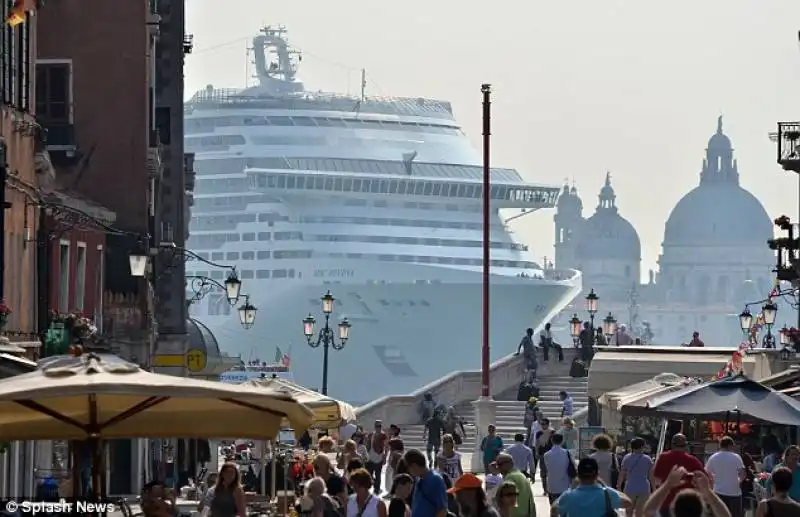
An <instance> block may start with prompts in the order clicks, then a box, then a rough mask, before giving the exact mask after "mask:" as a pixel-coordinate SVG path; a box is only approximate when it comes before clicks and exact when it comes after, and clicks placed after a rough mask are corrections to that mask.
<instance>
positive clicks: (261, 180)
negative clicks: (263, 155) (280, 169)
mask: <svg viewBox="0 0 800 517" xmlns="http://www.w3.org/2000/svg"><path fill="white" fill-rule="evenodd" d="M257 181H258V186H259V187H262V188H263V187H266V186H267V176H266V174H259V175H258V180H257Z"/></svg>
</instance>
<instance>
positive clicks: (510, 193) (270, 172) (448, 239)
mask: <svg viewBox="0 0 800 517" xmlns="http://www.w3.org/2000/svg"><path fill="white" fill-rule="evenodd" d="M253 47H254V49H255V60H254V61H255V68H256V75H257V78H258V81H259V83H258V85H256V86H253V87H249V88H245V89H239V90H233V89H218V88H214V87H213V86H209V87H207V88H206V89H204V90H202V91H200V92H198V93H197V94H195V95H194V96H193V97H192V98H191V100H190V101H188V102H187V103H186V107H185V122H184V127H185V132H186V135H185V145H186V149H187V151H189V152H194V153H196V155H195V171H196V174H197V181H196V185H195V191H194V192H195V203H194V206H193V207H192V217H191V225H190V231H191V237H190V239H189V242H188V245H189V246H190V247H191V249H192V250H193V251H195V252H197V253H199V254H200V255H201V256H203V257H207V258H208V259H209V260H212V261H221V262H225V263H228V264H233V265H235V266H236V267H237V269H238V270H239V273H240V275H241V278H242V281H243V282H244V290H245V291H247V292H248V294H250V296H251V301H252V302H253V303H254V305H256V306H257V307H258V308H259V311H258V317H257V319H256V325H255V327H254V328H253V329H251V330H249V331H245V330H243V329H241V327H239V325H238V321H236V318H235V317H233V316H230V306H229V305H228V304H227V302H226V301H225V298H224V296H223V295H222V294H220V295H219V296H213V295H212V296H209V297H208V298H207V299H206V300H204V301H203V302H202V303H200V304H198V305H196V307H195V308H194V310H195V317H197V318H199V319H200V320H202V321H203V322H204V323H205V324H207V325H208V326H209V327H210V328H211V329H212V330H213V331H214V332H215V335H216V337H217V339H218V341H219V342H220V344H221V346H222V347H223V348H225V350H226V351H227V352H229V353H237V352H242V351H245V350H248V349H250V348H252V347H253V346H263V347H264V348H269V347H272V346H274V344H275V343H284V344H293V345H296V346H293V351H294V357H292V358H291V359H292V370H293V374H294V376H295V380H296V381H297V382H299V383H301V384H304V385H306V386H309V387H312V388H313V387H318V385H319V382H320V377H321V359H322V357H321V351H319V350H313V349H311V348H310V347H308V346H307V345H306V344H305V338H304V337H303V335H302V324H301V320H302V318H303V317H305V316H306V315H307V314H308V313H309V312H311V313H314V314H315V315H317V316H319V315H318V311H319V307H320V301H319V298H320V296H321V295H322V294H324V293H325V291H327V290H328V289H330V290H331V292H332V293H333V294H334V295H335V296H336V298H337V302H336V314H335V316H336V317H342V316H346V317H347V318H348V319H349V320H350V321H351V323H352V324H353V329H352V332H351V339H350V341H349V342H348V344H347V347H346V348H345V349H344V350H342V351H339V352H335V353H332V354H331V375H330V387H329V391H330V394H331V395H332V396H334V397H338V398H342V399H345V400H348V401H352V402H354V403H359V402H363V401H366V400H371V399H374V398H376V397H378V396H380V395H384V394H389V393H406V392H410V391H413V390H415V389H417V388H420V387H421V386H423V385H425V384H427V383H429V382H431V381H433V380H435V379H436V378H439V377H441V376H442V375H445V374H447V373H448V372H450V371H453V370H459V369H472V368H476V367H477V365H478V364H479V363H480V327H479V325H480V308H481V288H480V286H481V267H482V258H481V257H482V255H481V245H482V240H481V239H482V235H481V231H482V222H481V199H482V184H481V178H482V168H481V166H480V156H479V155H478V153H476V151H475V149H474V148H473V147H472V146H471V144H470V142H469V140H468V139H467V138H466V137H465V135H464V133H463V131H462V129H461V127H460V126H459V124H458V123H457V122H456V120H455V118H454V116H453V112H452V108H451V106H450V104H449V103H448V102H445V101H438V100H430V99H424V98H404V97H398V98H376V97H368V96H366V95H364V94H363V92H362V95H360V96H347V95H337V94H330V93H323V92H310V91H308V90H306V89H305V88H304V87H303V84H302V83H301V82H300V81H299V80H298V79H297V77H296V72H297V63H298V61H297V60H298V58H299V55H298V54H297V53H296V52H295V51H293V50H292V48H291V47H290V45H289V44H288V40H287V38H286V34H285V29H283V28H282V27H278V28H274V27H267V28H265V29H263V30H262V32H261V34H259V35H258V36H257V37H256V38H255V39H254V41H253ZM558 194H559V188H558V187H556V186H551V185H544V184H541V185H540V184H531V183H527V182H525V181H524V180H523V179H522V178H521V176H520V175H519V173H517V172H516V171H515V170H513V169H501V168H496V169H492V189H491V192H490V195H491V199H492V202H493V210H494V214H493V222H492V228H491V242H492V243H491V248H492V249H491V257H492V264H491V265H492V275H493V276H492V283H493V290H492V325H493V327H492V339H493V355H494V357H495V358H497V357H501V356H503V355H506V354H508V353H511V352H513V351H514V350H515V348H516V345H517V343H518V342H519V339H520V337H521V335H522V333H523V332H524V329H525V328H526V327H536V326H538V325H540V324H541V323H542V322H544V321H545V320H547V319H549V318H550V317H552V315H554V314H556V313H557V312H558V311H560V310H561V308H563V307H564V306H565V305H566V304H567V303H569V302H570V301H571V299H572V298H573V296H574V295H575V294H576V293H577V292H578V290H579V289H580V277H579V275H578V273H576V272H574V271H561V272H558V271H553V270H543V269H542V268H541V267H539V265H537V263H536V262H535V260H534V258H533V253H532V252H531V251H530V250H529V249H528V247H527V246H525V245H524V244H522V243H519V242H517V241H515V240H514V239H513V238H512V235H511V232H510V231H509V230H508V229H507V228H506V226H505V224H504V223H503V220H502V219H501V218H500V215H499V214H498V212H497V210H499V209H504V208H517V209H525V210H528V211H533V210H537V209H539V208H550V207H553V206H554V205H555V201H556V199H557V196H558ZM187 268H189V269H192V267H191V266H187ZM194 269H195V270H194V271H190V272H188V273H187V274H194V275H207V276H211V277H212V278H221V277H222V275H223V274H224V272H223V271H214V270H208V268H206V267H203V266H202V265H198V266H197V267H196V268H194Z"/></svg>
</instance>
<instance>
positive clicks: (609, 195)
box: [597, 172, 617, 212]
mask: <svg viewBox="0 0 800 517" xmlns="http://www.w3.org/2000/svg"><path fill="white" fill-rule="evenodd" d="M597 197H598V199H599V204H598V205H597V211H598V212H599V211H601V210H609V211H613V212H616V211H617V194H616V193H615V192H614V187H612V186H611V173H610V172H606V183H605V185H603V188H601V189H600V195H599V196H597Z"/></svg>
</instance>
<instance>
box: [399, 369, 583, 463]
mask: <svg viewBox="0 0 800 517" xmlns="http://www.w3.org/2000/svg"><path fill="white" fill-rule="evenodd" d="M539 388H540V390H541V393H540V395H539V406H540V407H541V408H542V412H543V413H544V415H545V417H547V418H549V419H550V420H551V421H553V422H554V424H555V423H557V421H558V420H559V419H560V416H561V400H560V399H559V396H558V394H559V392H560V391H562V390H563V391H567V392H569V393H570V394H571V395H572V398H573V399H574V401H575V408H574V409H575V413H579V412H582V413H585V412H586V409H587V408H588V405H589V394H588V379H587V378H582V379H574V378H572V377H568V376H550V377H543V378H540V379H539ZM516 396H517V390H516V389H514V390H513V392H512V391H511V390H507V391H505V392H503V393H500V394H498V395H496V396H495V399H496V400H497V405H496V418H495V425H496V426H497V433H498V434H499V435H500V436H501V437H502V438H503V442H504V443H506V444H510V443H512V442H513V441H514V435H515V434H516V433H523V434H524V433H525V428H524V426H523V420H524V417H525V402H520V401H517V400H515V399H516ZM455 407H456V411H457V412H458V414H459V415H461V416H462V417H463V418H464V419H465V420H466V422H467V425H466V430H467V436H466V438H465V440H464V443H463V444H462V445H461V446H459V450H461V451H462V452H467V451H472V450H474V449H475V447H476V443H475V437H476V436H477V435H478V433H477V431H476V429H475V425H474V422H475V410H474V407H473V405H472V404H471V403H470V402H461V403H459V404H456V406H455ZM386 423H387V424H390V423H391V421H388V422H386ZM400 427H401V434H400V436H401V437H402V438H403V442H404V444H405V446H406V449H409V448H411V449H420V450H424V449H425V442H424V441H423V439H422V433H423V426H422V425H421V424H416V425H413V424H412V425H401V426H400Z"/></svg>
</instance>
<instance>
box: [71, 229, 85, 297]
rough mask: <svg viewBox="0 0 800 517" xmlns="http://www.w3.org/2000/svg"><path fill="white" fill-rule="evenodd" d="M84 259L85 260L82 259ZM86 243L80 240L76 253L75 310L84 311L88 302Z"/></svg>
mask: <svg viewBox="0 0 800 517" xmlns="http://www.w3.org/2000/svg"><path fill="white" fill-rule="evenodd" d="M81 259H83V260H81ZM86 259H87V256H86V243H85V242H81V241H78V247H77V250H76V254H75V303H74V304H73V305H74V306H75V310H77V311H80V312H81V313H83V309H84V306H85V302H86Z"/></svg>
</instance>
